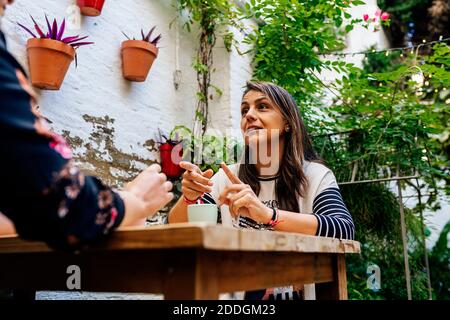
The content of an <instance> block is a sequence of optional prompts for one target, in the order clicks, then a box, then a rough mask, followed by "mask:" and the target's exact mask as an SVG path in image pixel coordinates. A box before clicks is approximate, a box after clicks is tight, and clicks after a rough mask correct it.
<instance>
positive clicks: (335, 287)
mask: <svg viewBox="0 0 450 320" xmlns="http://www.w3.org/2000/svg"><path fill="white" fill-rule="evenodd" d="M315 287H316V299H317V300H347V299H348V293H347V272H346V269H345V255H344V254H337V255H335V257H334V258H333V281H332V282H326V283H317V284H316V286H315Z"/></svg>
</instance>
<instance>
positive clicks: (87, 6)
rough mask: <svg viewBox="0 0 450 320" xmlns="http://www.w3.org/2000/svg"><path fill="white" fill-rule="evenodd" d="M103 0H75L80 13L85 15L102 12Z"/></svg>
mask: <svg viewBox="0 0 450 320" xmlns="http://www.w3.org/2000/svg"><path fill="white" fill-rule="evenodd" d="M104 3H105V0H77V5H78V6H79V7H80V10H81V13H82V14H83V15H85V16H90V17H96V16H99V15H100V14H101V13H102V9H103V4H104Z"/></svg>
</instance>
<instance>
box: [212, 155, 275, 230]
mask: <svg viewBox="0 0 450 320" xmlns="http://www.w3.org/2000/svg"><path fill="white" fill-rule="evenodd" d="M220 166H221V168H222V169H223V171H224V172H225V174H226V175H227V177H228V179H230V181H231V184H230V185H228V186H226V187H225V189H224V190H223V191H222V193H221V194H220V196H219V204H220V205H222V204H225V205H227V206H228V207H229V208H230V213H231V215H232V216H233V217H234V218H236V217H237V216H239V215H241V216H245V217H249V218H251V219H252V220H254V221H256V222H260V223H267V222H268V221H270V219H271V217H272V211H271V210H270V209H269V208H268V207H266V206H265V205H264V204H263V203H262V202H261V200H259V199H258V196H257V195H256V194H255V192H254V191H253V190H252V188H251V187H250V186H249V185H248V184H244V183H243V182H242V181H241V180H240V179H239V178H238V177H237V176H236V175H235V174H234V173H233V172H232V171H231V170H230V168H228V166H227V165H226V164H225V163H223V162H222V163H221V165H220Z"/></svg>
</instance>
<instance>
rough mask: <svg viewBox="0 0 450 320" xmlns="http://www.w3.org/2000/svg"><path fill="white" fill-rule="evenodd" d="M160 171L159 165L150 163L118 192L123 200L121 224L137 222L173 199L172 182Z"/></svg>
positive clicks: (126, 224) (151, 214)
mask: <svg viewBox="0 0 450 320" xmlns="http://www.w3.org/2000/svg"><path fill="white" fill-rule="evenodd" d="M160 172H161V167H160V166H159V165H157V164H154V165H151V166H150V167H148V168H147V169H146V170H144V171H142V172H141V173H140V174H139V175H138V176H137V177H136V178H135V179H134V180H133V181H131V182H130V183H128V184H127V185H126V187H125V188H124V190H123V191H120V192H119V193H120V195H121V196H122V198H123V200H124V202H125V218H124V221H123V222H122V226H130V225H136V224H138V223H139V222H140V221H142V220H143V219H146V218H147V217H149V216H153V215H154V214H155V213H156V212H157V211H158V210H159V209H161V208H162V207H164V206H165V205H166V204H167V203H168V202H170V201H171V200H172V199H173V193H171V192H170V190H172V183H171V182H170V181H167V177H166V175H165V174H164V173H160Z"/></svg>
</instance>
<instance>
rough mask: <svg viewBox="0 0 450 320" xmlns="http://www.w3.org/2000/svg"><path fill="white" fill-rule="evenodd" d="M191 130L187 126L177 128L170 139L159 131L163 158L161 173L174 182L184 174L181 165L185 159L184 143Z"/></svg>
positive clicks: (160, 150) (160, 149) (170, 135)
mask: <svg viewBox="0 0 450 320" xmlns="http://www.w3.org/2000/svg"><path fill="white" fill-rule="evenodd" d="M190 134H191V133H190V130H189V129H188V128H187V127H185V126H176V127H175V128H174V129H173V130H172V132H171V133H170V134H169V137H167V136H166V135H164V134H162V133H161V130H159V152H160V156H161V171H162V172H163V173H164V174H165V175H166V176H167V177H168V178H169V179H172V180H176V179H178V178H179V177H180V176H181V174H182V173H183V169H182V168H181V167H180V165H179V163H180V161H181V160H182V159H183V142H184V139H185V137H186V136H190Z"/></svg>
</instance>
